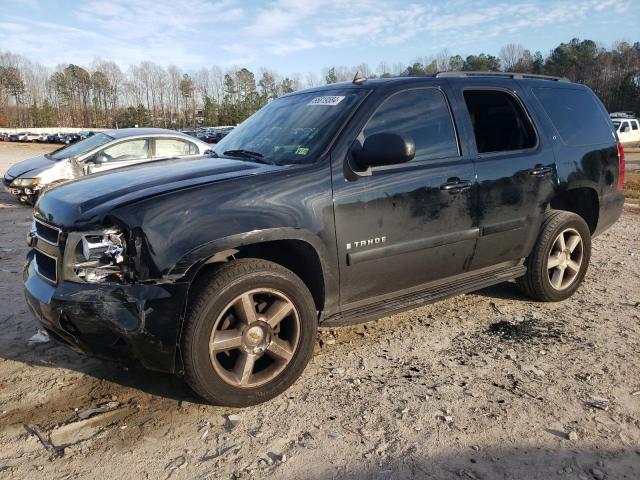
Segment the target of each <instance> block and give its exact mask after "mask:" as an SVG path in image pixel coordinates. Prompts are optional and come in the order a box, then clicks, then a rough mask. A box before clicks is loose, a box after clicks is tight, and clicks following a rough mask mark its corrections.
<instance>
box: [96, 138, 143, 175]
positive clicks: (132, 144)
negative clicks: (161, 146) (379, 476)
mask: <svg viewBox="0 0 640 480" xmlns="http://www.w3.org/2000/svg"><path fill="white" fill-rule="evenodd" d="M149 146H150V141H149V139H148V138H134V139H131V140H124V141H122V142H118V143H116V144H114V145H110V146H108V147H106V148H104V149H102V150H100V151H99V152H98V153H96V154H95V155H93V156H92V157H91V158H90V159H89V160H88V161H87V166H86V168H85V172H86V174H87V175H91V174H92V173H99V172H105V171H107V170H113V169H116V168H122V167H127V166H129V165H134V164H136V163H139V162H141V161H147V160H149V158H150V156H151V152H150V148H149ZM105 157H106V158H105ZM100 158H104V161H102V162H97V160H99V159H100Z"/></svg>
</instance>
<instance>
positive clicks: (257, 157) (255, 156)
mask: <svg viewBox="0 0 640 480" xmlns="http://www.w3.org/2000/svg"><path fill="white" fill-rule="evenodd" d="M223 155H228V156H230V157H242V158H248V159H250V160H253V161H255V162H258V163H265V164H267V165H275V163H274V162H272V161H271V160H269V159H267V158H264V155H262V154H261V153H260V152H252V151H251V150H225V151H224V153H223Z"/></svg>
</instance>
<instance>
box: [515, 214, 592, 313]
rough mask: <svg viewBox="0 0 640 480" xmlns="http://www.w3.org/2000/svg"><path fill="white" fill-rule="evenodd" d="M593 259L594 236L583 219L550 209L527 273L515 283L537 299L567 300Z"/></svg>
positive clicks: (526, 293)
mask: <svg viewBox="0 0 640 480" xmlns="http://www.w3.org/2000/svg"><path fill="white" fill-rule="evenodd" d="M561 233H562V240H560V234H561ZM576 235H578V236H579V237H580V243H579V244H575V246H574V245H573V244H574V243H575V242H576V241H577V240H576ZM562 245H564V246H565V249H564V250H562V248H561V246H562ZM572 246H573V250H571V247H572ZM567 249H568V250H567ZM570 250H571V251H570ZM561 252H563V253H561ZM590 258H591V233H590V231H589V227H588V226H587V224H586V223H585V221H584V220H583V219H582V217H580V216H578V215H576V214H575V213H571V212H565V211H562V210H550V211H548V212H547V213H546V214H545V219H544V221H543V222H542V227H541V228H540V233H539V235H538V239H537V240H536V243H535V245H534V247H533V250H532V251H531V254H530V255H529V257H527V259H526V262H525V264H526V266H527V273H526V274H525V275H524V276H523V277H520V278H518V279H517V280H516V283H517V284H518V287H520V290H521V291H522V292H523V293H524V294H525V295H527V296H529V297H531V298H534V299H536V300H540V301H543V302H558V301H561V300H565V299H567V298H569V297H570V296H571V295H573V294H574V292H575V291H576V290H577V289H578V287H580V284H581V283H582V281H583V280H584V277H585V275H586V273H587V268H588V266H589V260H590ZM556 263H557V266H556ZM550 265H551V266H550ZM561 270H562V272H560V271H561Z"/></svg>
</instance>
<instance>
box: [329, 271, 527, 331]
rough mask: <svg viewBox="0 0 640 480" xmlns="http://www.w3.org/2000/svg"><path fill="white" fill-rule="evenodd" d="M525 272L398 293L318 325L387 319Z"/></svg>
mask: <svg viewBox="0 0 640 480" xmlns="http://www.w3.org/2000/svg"><path fill="white" fill-rule="evenodd" d="M526 272H527V267H525V266H524V265H516V266H512V267H507V268H500V269H499V270H494V271H489V272H487V271H486V270H483V271H481V272H478V273H475V274H472V275H469V276H467V277H466V278H463V279H455V280H450V281H448V282H444V283H438V284H436V285H433V284H432V285H431V286H428V287H425V288H424V289H422V290H418V291H415V292H411V293H406V294H401V295H399V296H397V297H393V298H390V299H386V300H382V301H379V302H375V303H372V304H369V305H366V306H365V307H361V308H354V309H350V310H345V311H342V312H341V313H338V314H335V315H332V316H330V317H327V318H326V319H325V320H324V321H322V322H321V323H320V326H322V327H330V326H340V325H353V324H357V323H364V322H369V321H372V320H377V319H378V318H382V317H386V316H389V315H392V314H395V313H400V312H403V311H405V310H411V309H414V308H418V307H421V306H423V305H427V304H429V303H433V302H436V301H438V300H443V299H445V298H449V297H454V296H456V295H460V294H463V293H470V292H474V291H476V290H480V289H482V288H486V287H490V286H492V285H495V284H498V283H502V282H505V281H507V280H512V279H514V278H518V277H521V276H523V275H524V274H525V273H526Z"/></svg>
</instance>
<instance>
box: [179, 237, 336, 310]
mask: <svg viewBox="0 0 640 480" xmlns="http://www.w3.org/2000/svg"><path fill="white" fill-rule="evenodd" d="M291 230H292V231H289V229H286V230H274V231H264V230H262V231H255V232H250V233H247V234H242V235H234V236H232V237H227V238H223V239H219V240H216V241H214V242H209V243H207V244H206V245H203V246H201V247H199V248H197V249H195V250H193V251H192V252H189V254H187V255H185V256H184V257H183V259H182V260H181V261H180V262H179V263H178V264H176V266H175V267H174V269H173V271H172V272H171V273H172V274H173V275H180V276H183V277H184V279H186V280H187V281H188V282H189V283H190V284H191V286H192V287H193V286H194V285H196V284H197V282H198V281H199V279H201V278H203V277H204V276H206V275H207V274H208V273H211V272H212V271H213V270H215V269H216V268H217V267H218V266H219V265H221V264H223V263H226V262H228V261H230V260H233V259H237V258H259V259H263V260H269V261H271V262H274V263H277V264H279V265H281V266H283V267H285V268H287V269H289V270H291V271H292V272H293V273H295V274H296V275H297V276H298V277H300V279H301V280H302V281H303V282H304V283H305V285H306V286H307V288H308V289H309V291H310V292H311V295H312V296H313V299H314V302H315V304H316V308H317V309H318V311H322V310H324V309H325V307H326V302H327V298H328V297H330V296H332V295H336V294H337V292H335V291H334V289H333V288H332V287H333V286H335V285H337V282H335V281H333V280H332V279H331V278H330V276H331V271H332V270H331V266H330V263H329V259H328V253H327V251H326V248H325V247H324V244H323V243H322V241H321V240H320V239H319V238H318V237H316V236H314V235H311V234H310V233H309V232H305V231H304V230H300V229H291ZM294 233H295V235H293V234H294ZM189 290H190V294H189V295H190V296H191V295H192V291H193V290H194V289H193V288H190V289H189ZM188 303H189V298H188V299H187V306H188Z"/></svg>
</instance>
